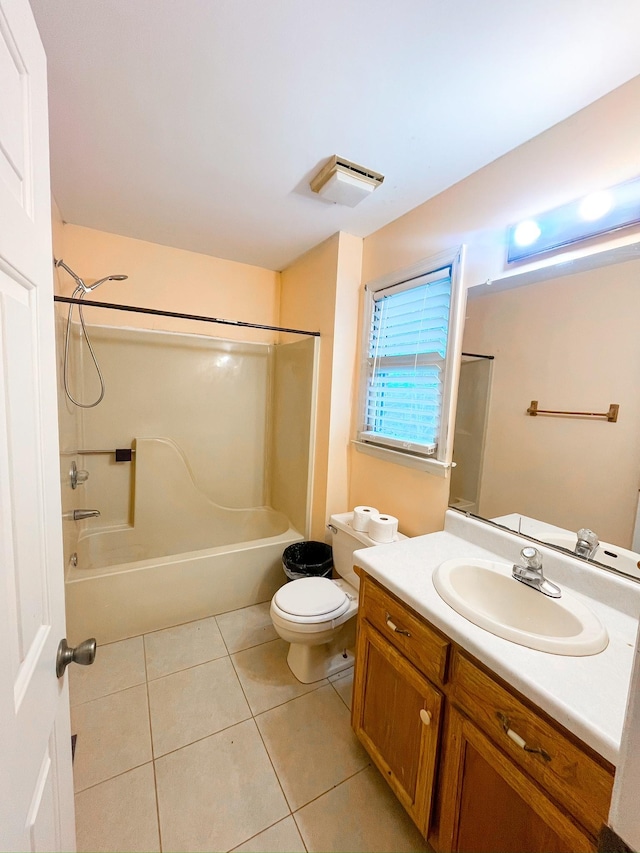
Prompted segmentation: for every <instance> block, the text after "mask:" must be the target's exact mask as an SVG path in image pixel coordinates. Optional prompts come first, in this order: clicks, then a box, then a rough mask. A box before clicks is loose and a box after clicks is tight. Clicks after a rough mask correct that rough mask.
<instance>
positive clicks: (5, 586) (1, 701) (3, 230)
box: [0, 0, 75, 851]
mask: <svg viewBox="0 0 640 853" xmlns="http://www.w3.org/2000/svg"><path fill="white" fill-rule="evenodd" d="M48 146H49V137H48V126H47V85H46V61H45V55H44V50H43V48H42V44H41V42H40V37H39V35H38V31H37V29H36V25H35V22H34V20H33V16H32V14H31V9H30V6H29V3H28V0H0V849H1V850H12V851H13V850H20V851H22V850H49V851H59V850H75V835H74V814H73V781H72V774H71V749H70V746H71V744H70V737H71V733H70V730H69V699H68V688H67V684H66V681H67V679H66V677H65V678H62V679H60V680H58V679H57V678H56V673H55V659H56V650H57V647H58V643H59V642H60V640H61V639H62V638H63V637H64V636H65V622H64V586H63V559H62V536H61V509H60V478H59V465H58V425H57V408H56V379H55V347H54V322H53V274H52V273H53V266H52V256H51V251H52V250H51V206H50V191H49V151H48Z"/></svg>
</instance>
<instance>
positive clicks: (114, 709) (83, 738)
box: [71, 684, 151, 791]
mask: <svg viewBox="0 0 640 853" xmlns="http://www.w3.org/2000/svg"><path fill="white" fill-rule="evenodd" d="M71 732H72V733H73V734H77V735H78V740H77V742H76V754H75V761H74V765H73V777H74V783H75V789H76V791H82V790H84V789H85V788H89V787H90V786H91V785H97V784H98V782H104V781H105V780H106V779H110V778H111V777H112V776H117V775H118V774H120V773H124V772H125V771H126V770H131V769H132V768H133V767H137V766H138V765H139V764H146V762H148V761H151V732H150V730H149V708H148V704H147V688H146V685H144V684H142V685H140V686H139V687H130V688H129V689H128V690H120V691H119V692H118V693H111V694H110V695H109V696H102V697H101V698H100V699H94V700H93V701H91V702H85V703H83V704H82V705H76V707H75V708H72V709H71Z"/></svg>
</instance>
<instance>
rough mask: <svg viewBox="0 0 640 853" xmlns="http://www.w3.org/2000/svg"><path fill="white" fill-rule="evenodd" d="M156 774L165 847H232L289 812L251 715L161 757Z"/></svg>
mask: <svg viewBox="0 0 640 853" xmlns="http://www.w3.org/2000/svg"><path fill="white" fill-rule="evenodd" d="M156 780H157V789H158V807H159V811H160V831H161V836H162V846H163V848H164V849H165V850H171V851H193V853H196V851H212V850H231V849H232V848H233V847H237V846H238V845H239V844H242V842H244V841H246V840H248V839H249V838H252V837H253V836H254V835H256V834H257V833H259V832H262V830H264V829H266V828H267V827H269V826H271V825H272V824H274V823H276V822H277V821H279V820H281V819H282V818H284V817H286V816H287V815H288V814H289V808H288V806H287V803H286V800H285V798H284V795H283V793H282V790H281V789H280V785H279V784H278V780H277V778H276V775H275V773H274V771H273V767H272V766H271V762H270V761H269V757H268V755H267V753H266V750H265V748H264V745H263V743H262V740H261V738H260V735H259V733H258V729H257V727H256V724H255V722H254V721H253V720H246V721H245V722H243V723H238V725H237V726H232V727H231V728H229V729H225V730H224V731H223V732H218V734H215V735H211V737H208V738H205V739H204V740H199V741H198V742H197V743H192V744H190V745H189V746H185V747H183V748H182V749H179V750H177V751H176V752H171V753H170V754H169V755H165V756H163V757H162V758H159V759H158V760H157V761H156Z"/></svg>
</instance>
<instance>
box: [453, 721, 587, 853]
mask: <svg viewBox="0 0 640 853" xmlns="http://www.w3.org/2000/svg"><path fill="white" fill-rule="evenodd" d="M441 798H442V800H441V801H442V809H441V820H440V848H441V849H442V850H446V851H458V853H581V851H593V850H595V846H594V843H593V841H592V840H591V838H590V837H589V836H588V835H586V834H584V833H583V832H581V831H580V829H578V827H577V826H576V825H575V823H574V822H573V821H572V820H571V819H570V818H569V816H568V815H567V814H566V813H565V812H564V811H562V810H561V809H560V808H558V806H556V805H555V803H554V802H553V801H552V800H550V799H549V797H548V796H547V795H546V794H545V792H544V791H543V790H542V788H540V787H539V786H538V785H537V783H535V782H534V781H533V780H532V779H530V778H529V777H528V776H527V775H526V774H524V773H523V772H522V771H521V770H520V769H519V768H518V767H517V766H516V765H515V764H514V763H513V762H512V761H511V760H510V759H509V758H508V757H507V756H506V755H505V754H504V753H503V752H502V751H501V750H500V749H499V748H498V747H497V746H495V745H494V744H493V742H492V741H490V740H489V739H488V738H487V737H486V736H485V735H484V734H482V733H481V732H480V731H479V730H478V729H477V728H476V727H475V726H474V725H473V723H471V722H470V721H469V720H468V719H467V718H466V717H464V716H463V715H462V714H460V713H459V712H458V711H456V710H455V708H450V711H449V714H448V720H447V734H446V741H445V747H444V772H443V779H442V789H441Z"/></svg>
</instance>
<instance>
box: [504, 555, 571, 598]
mask: <svg viewBox="0 0 640 853" xmlns="http://www.w3.org/2000/svg"><path fill="white" fill-rule="evenodd" d="M520 557H521V558H522V560H523V561H524V565H520V564H519V563H515V564H514V566H513V571H512V576H513V577H514V578H515V579H516V580H517V581H520V583H524V584H526V585H527V586H530V587H532V588H533V589H536V590H538V592H542V593H544V595H548V596H550V597H551V598H560V596H561V595H562V591H561V590H560V587H559V586H556V585H555V584H554V583H551V581H548V580H547V579H546V578H545V576H544V574H543V572H542V554H541V553H540V551H538V549H537V548H532V547H528V548H523V549H522V551H520Z"/></svg>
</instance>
